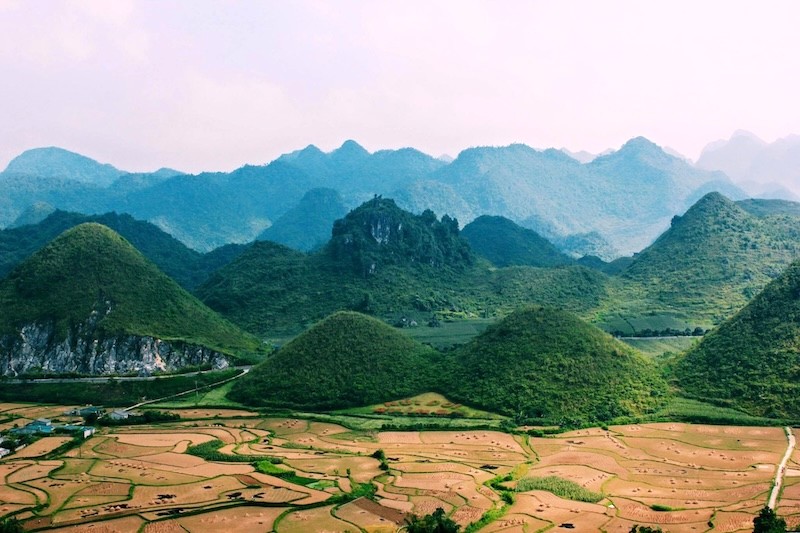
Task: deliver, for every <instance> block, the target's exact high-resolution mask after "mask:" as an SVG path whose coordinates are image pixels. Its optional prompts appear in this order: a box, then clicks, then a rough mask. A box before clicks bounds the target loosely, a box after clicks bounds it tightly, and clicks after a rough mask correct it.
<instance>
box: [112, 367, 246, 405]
mask: <svg viewBox="0 0 800 533" xmlns="http://www.w3.org/2000/svg"><path fill="white" fill-rule="evenodd" d="M248 372H250V367H245V368H242V371H241V373H239V374H236V375H235V376H233V377H230V378H227V379H223V380H222V381H217V382H215V383H209V384H208V385H203V386H201V387H195V388H194V389H189V390H187V391H183V392H179V393H178V394H172V395H170V396H164V397H163V398H156V399H155V400H147V401H144V402H139V403H137V404H136V405H132V406H130V407H126V408H124V409H120V411H125V412H129V411H133V410H134V409H136V408H138V407H141V406H143V405H148V404H151V403H158V402H163V401H164V400H171V399H172V398H178V397H180V396H186V395H187V394H191V393H193V392H197V391H199V390H202V389H211V388H214V387H217V386H219V385H222V384H224V383H228V382H229V381H233V380H234V379H239V378H240V377H242V376H244V375H245V374H247V373H248Z"/></svg>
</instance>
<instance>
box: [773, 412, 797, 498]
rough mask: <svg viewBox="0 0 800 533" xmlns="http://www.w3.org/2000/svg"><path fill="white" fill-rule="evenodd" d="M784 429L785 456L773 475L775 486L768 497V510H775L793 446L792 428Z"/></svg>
mask: <svg viewBox="0 0 800 533" xmlns="http://www.w3.org/2000/svg"><path fill="white" fill-rule="evenodd" d="M784 429H785V430H786V438H787V439H788V440H789V445H788V446H787V447H786V454H785V455H784V456H783V460H782V461H781V464H779V465H778V471H777V472H776V473H775V484H774V485H773V486H772V493H771V494H770V495H769V503H767V507H769V508H770V509H775V504H776V503H777V502H778V494H780V492H781V486H782V485H783V475H784V474H785V473H786V463H788V462H789V458H790V457H791V456H792V452H793V451H794V446H795V438H794V434H793V433H792V428H790V427H786V428H784Z"/></svg>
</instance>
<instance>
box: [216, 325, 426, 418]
mask: <svg viewBox="0 0 800 533" xmlns="http://www.w3.org/2000/svg"><path fill="white" fill-rule="evenodd" d="M433 354H434V352H433V351H432V350H431V349H430V348H427V347H425V346H423V345H421V344H419V343H417V342H416V341H414V340H412V339H410V338H408V337H407V336H405V335H403V334H402V333H400V332H399V331H397V330H395V329H394V328H392V327H391V326H388V325H386V324H384V323H383V322H381V321H379V320H376V319H374V318H370V317H368V316H365V315H362V314H359V313H355V312H349V311H342V312H338V313H334V314H333V315H331V316H329V317H327V318H325V319H324V320H322V321H321V322H319V323H318V324H316V325H315V326H313V327H312V328H311V329H309V330H307V331H306V332H304V333H303V334H301V335H300V336H298V337H297V338H295V339H294V340H292V341H291V342H289V343H288V344H286V346H284V347H283V348H281V349H280V350H279V351H278V352H277V353H276V354H275V355H274V356H273V357H271V358H270V359H268V360H267V361H265V362H263V363H261V364H260V365H259V366H257V367H255V368H254V369H253V370H252V371H251V372H250V373H249V374H248V375H247V376H244V377H243V378H242V379H240V380H238V381H237V382H236V385H235V386H234V388H233V390H232V391H231V394H230V397H231V398H232V399H234V400H236V401H239V402H242V403H245V404H249V405H267V406H280V407H295V408H304V409H336V408H345V407H356V406H364V405H370V404H374V403H380V402H385V401H388V400H396V399H398V398H406V397H408V396H413V395H415V394H419V393H421V392H424V391H425V390H427V385H428V382H429V377H428V376H429V375H430V374H433V372H434V371H433V368H432V365H433V360H432V356H433Z"/></svg>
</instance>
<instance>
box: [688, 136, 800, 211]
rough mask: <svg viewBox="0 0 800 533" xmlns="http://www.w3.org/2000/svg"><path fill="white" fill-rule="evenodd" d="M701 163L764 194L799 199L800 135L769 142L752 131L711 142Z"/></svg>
mask: <svg viewBox="0 0 800 533" xmlns="http://www.w3.org/2000/svg"><path fill="white" fill-rule="evenodd" d="M697 167H698V168H703V169H708V170H721V171H723V172H725V173H726V174H727V175H728V176H730V177H731V179H733V180H734V181H735V182H736V183H738V184H741V186H742V187H746V188H747V189H748V192H750V193H751V194H753V195H755V196H759V197H763V198H775V199H780V200H797V199H798V195H800V136H798V135H789V136H787V137H784V138H782V139H778V140H777V141H775V142H773V143H767V142H765V141H763V140H762V139H759V138H758V137H757V136H756V135H754V134H752V133H750V132H748V131H741V130H740V131H736V132H734V134H733V135H732V136H731V137H730V139H728V140H723V141H716V142H713V143H710V144H708V145H707V146H706V147H705V148H704V149H703V152H702V154H701V155H700V158H699V159H698V160H697Z"/></svg>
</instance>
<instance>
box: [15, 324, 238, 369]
mask: <svg viewBox="0 0 800 533" xmlns="http://www.w3.org/2000/svg"><path fill="white" fill-rule="evenodd" d="M87 325H88V324H87ZM85 326H86V325H84V327H85ZM81 329H84V328H81V327H79V328H77V331H80V330H81ZM209 364H210V365H211V366H212V367H213V368H215V369H219V368H225V367H227V366H228V360H227V359H226V358H225V356H224V355H223V354H221V353H219V352H216V351H213V350H210V349H208V348H205V347H202V346H197V345H191V344H186V343H182V342H171V341H165V340H162V339H157V338H154V337H149V336H139V335H127V334H126V335H118V336H112V337H105V338H95V337H94V336H91V335H81V334H80V333H77V334H76V332H74V331H71V332H69V333H68V334H67V336H66V337H65V338H64V339H62V340H58V339H57V336H56V333H55V328H54V326H53V325H52V324H27V325H25V326H23V327H22V328H20V330H19V331H18V332H17V334H15V335H4V336H3V337H0V374H2V375H4V376H16V375H19V374H25V373H31V372H39V371H41V372H46V373H55V374H63V373H79V374H100V375H109V374H139V375H149V374H153V373H155V372H171V371H175V370H178V369H180V368H184V367H187V366H204V365H209Z"/></svg>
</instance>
